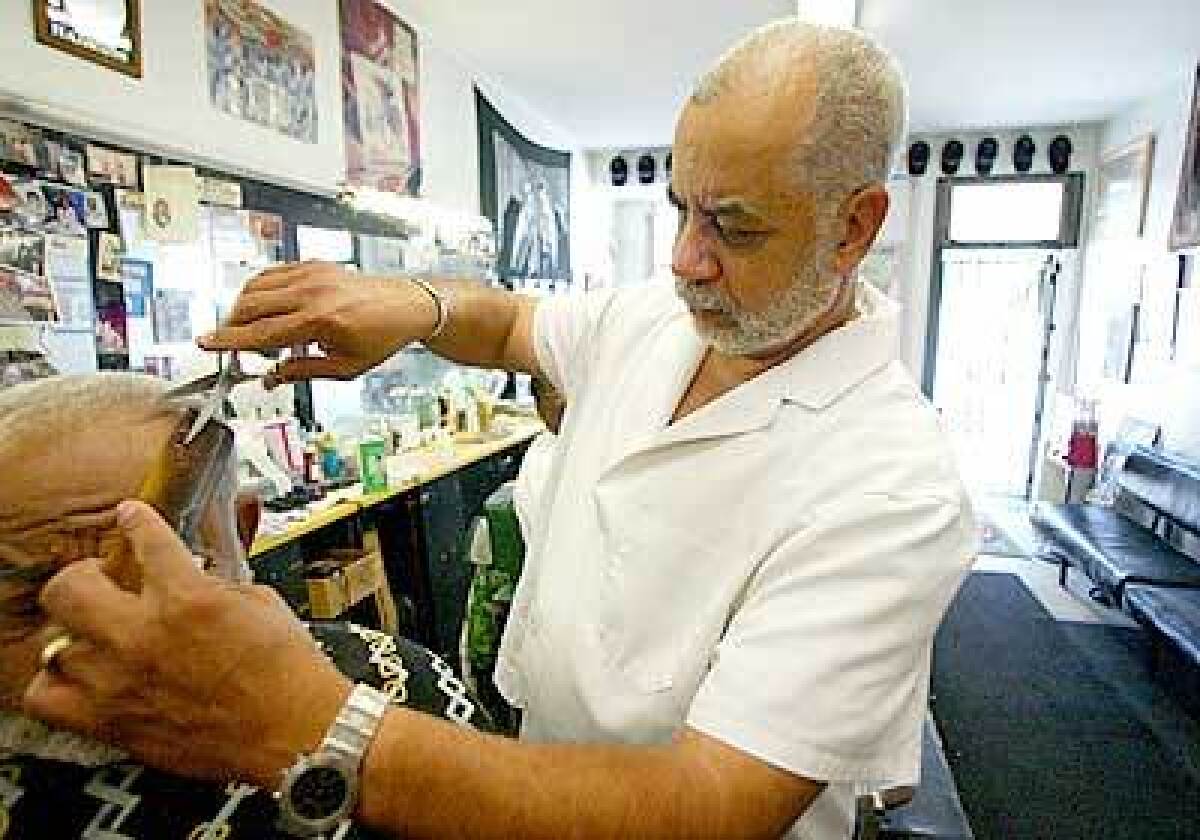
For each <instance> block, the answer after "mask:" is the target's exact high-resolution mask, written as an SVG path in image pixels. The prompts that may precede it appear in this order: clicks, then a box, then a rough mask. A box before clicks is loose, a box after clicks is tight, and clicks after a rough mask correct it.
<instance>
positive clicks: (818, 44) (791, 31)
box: [692, 18, 907, 204]
mask: <svg viewBox="0 0 1200 840" xmlns="http://www.w3.org/2000/svg"><path fill="white" fill-rule="evenodd" d="M797 71H801V72H804V73H805V74H811V75H812V78H814V79H815V80H816V88H817V95H816V102H815V103H814V108H813V110H812V113H813V118H812V120H811V122H809V123H808V124H807V125H804V126H803V127H802V128H801V130H800V133H799V135H798V136H797V137H796V151H795V155H796V157H795V164H796V170H797V172H798V174H799V179H800V186H801V187H802V188H803V189H805V190H806V191H808V192H811V193H812V194H813V195H814V196H816V197H817V198H818V200H820V201H821V202H822V203H825V204H828V203H829V202H831V201H839V200H841V199H842V198H844V197H845V196H846V195H848V194H850V193H851V192H853V191H854V190H857V189H859V188H861V187H864V186H866V185H867V184H875V183H884V182H885V181H886V180H887V177H888V172H889V171H890V169H891V162H892V158H893V155H894V153H895V150H896V148H897V147H898V145H899V144H900V143H901V142H902V141H903V139H904V134H905V129H906V122H907V110H906V107H907V106H906V100H907V86H906V84H905V82H904V77H903V75H902V73H901V70H900V67H899V65H898V64H897V62H896V60H895V59H894V58H893V57H892V56H891V54H889V53H888V52H887V51H886V50H885V49H884V48H883V47H881V46H880V45H879V44H878V43H877V42H876V41H875V40H873V39H872V38H870V37H869V36H867V35H865V34H863V33H862V32H860V31H857V30H853V29H841V28H835V27H829V26H819V25H816V24H811V23H805V22H803V21H801V20H799V19H797V18H784V19H782V20H777V21H774V22H772V23H769V24H767V25H765V26H762V27H760V28H758V29H756V30H755V31H753V32H751V33H750V34H749V35H748V36H746V37H745V38H744V39H742V40H741V41H740V42H739V43H737V44H735V45H734V46H733V47H732V48H730V49H729V51H728V52H726V53H725V55H723V56H722V57H721V58H720V59H719V60H718V62H717V64H716V66H715V67H714V68H713V69H712V70H710V71H709V72H708V73H707V74H705V75H704V76H703V77H702V78H701V79H700V81H699V83H698V84H697V86H696V89H695V91H694V92H693V94H692V101H693V102H695V103H697V104H706V103H709V102H712V101H714V100H716V99H718V98H720V97H721V96H722V95H723V94H725V93H727V92H729V91H730V90H733V89H735V88H736V89H737V90H738V91H739V92H759V91H762V92H764V93H766V92H769V91H771V90H775V89H777V88H778V85H779V80H780V79H781V78H786V77H787V76H788V75H789V74H794V73H796V72H797Z"/></svg>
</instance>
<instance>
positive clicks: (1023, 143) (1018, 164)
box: [1013, 134, 1037, 173]
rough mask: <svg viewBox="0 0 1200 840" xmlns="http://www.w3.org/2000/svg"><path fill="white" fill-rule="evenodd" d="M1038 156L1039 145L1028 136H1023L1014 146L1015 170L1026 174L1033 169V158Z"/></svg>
mask: <svg viewBox="0 0 1200 840" xmlns="http://www.w3.org/2000/svg"><path fill="white" fill-rule="evenodd" d="M1036 154H1037V144H1036V143H1034V142H1033V138H1032V137H1030V136H1029V135H1028V134H1022V135H1021V136H1020V137H1018V138H1017V142H1016V143H1015V144H1014V145H1013V169H1015V170H1017V171H1018V172H1021V173H1025V172H1028V171H1029V170H1030V169H1032V168H1033V156H1034V155H1036Z"/></svg>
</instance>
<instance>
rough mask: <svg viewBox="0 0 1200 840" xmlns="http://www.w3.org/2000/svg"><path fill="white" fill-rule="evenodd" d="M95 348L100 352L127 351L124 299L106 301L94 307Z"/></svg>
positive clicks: (127, 340)
mask: <svg viewBox="0 0 1200 840" xmlns="http://www.w3.org/2000/svg"><path fill="white" fill-rule="evenodd" d="M96 349H97V350H98V351H100V352H101V353H127V352H129V330H128V324H127V322H126V317H125V302H124V301H117V300H113V301H108V302H106V303H103V304H101V305H100V306H97V307H96Z"/></svg>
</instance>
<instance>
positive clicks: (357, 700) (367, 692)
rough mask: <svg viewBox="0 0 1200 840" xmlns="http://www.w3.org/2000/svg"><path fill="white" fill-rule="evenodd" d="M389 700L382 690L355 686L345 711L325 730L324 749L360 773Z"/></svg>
mask: <svg viewBox="0 0 1200 840" xmlns="http://www.w3.org/2000/svg"><path fill="white" fill-rule="evenodd" d="M388 702H389V701H388V696H387V695H386V694H384V693H383V692H382V691H379V690H377V689H375V688H372V687H371V686H369V685H365V684H363V683H359V684H358V685H356V686H354V690H353V691H351V692H350V696H349V697H348V698H346V703H345V705H343V706H342V710H341V711H340V712H338V716H337V717H336V718H334V721H333V724H332V725H331V726H330V727H329V731H328V732H326V733H325V739H324V740H323V741H322V742H321V746H320V751H323V752H329V753H332V754H334V755H336V756H337V757H338V758H341V759H344V760H345V761H346V763H347V766H349V767H352V768H353V769H354V770H355V771H356V772H357V770H358V768H359V766H360V765H361V764H362V760H363V756H364V755H366V752H367V745H369V744H370V743H371V739H372V738H374V737H375V732H376V730H378V729H379V724H380V723H381V722H382V721H383V714H384V712H386V711H387V707H388Z"/></svg>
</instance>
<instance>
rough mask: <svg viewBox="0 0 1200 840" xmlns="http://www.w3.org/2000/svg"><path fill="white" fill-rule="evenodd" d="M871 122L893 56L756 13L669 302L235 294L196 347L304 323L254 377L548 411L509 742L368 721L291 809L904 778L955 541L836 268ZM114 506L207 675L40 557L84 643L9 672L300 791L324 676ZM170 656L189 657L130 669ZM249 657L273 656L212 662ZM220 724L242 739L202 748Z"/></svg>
mask: <svg viewBox="0 0 1200 840" xmlns="http://www.w3.org/2000/svg"><path fill="white" fill-rule="evenodd" d="M903 122H904V86H903V83H902V81H901V78H900V75H899V72H898V70H897V68H896V66H895V64H894V63H893V61H892V60H891V59H890V58H889V57H888V56H887V54H886V53H884V52H883V51H882V50H881V49H880V48H879V47H878V46H877V45H875V44H874V43H873V42H872V41H871V40H870V39H869V38H867V37H866V36H864V35H862V34H860V33H857V32H853V31H848V30H837V29H828V28H822V27H815V26H809V25H805V24H802V23H799V22H796V21H783V22H779V23H776V24H773V25H770V26H768V27H766V28H764V29H762V30H760V31H758V32H755V33H753V34H752V35H750V36H749V37H748V38H747V39H746V40H745V41H743V42H742V43H741V44H739V45H738V46H736V47H735V48H734V49H733V50H732V51H731V52H730V53H729V54H728V55H726V56H725V57H724V58H723V59H722V60H721V61H720V63H719V64H718V66H717V67H716V69H715V70H714V71H713V72H712V73H710V74H709V75H708V76H707V77H706V78H705V79H704V80H703V82H702V83H701V85H700V87H699V89H698V90H697V91H696V94H695V95H694V96H693V97H691V99H690V100H689V101H688V102H687V103H686V105H685V106H684V109H683V112H682V114H681V116H680V118H679V121H678V125H677V129H676V134H675V144H674V155H675V158H674V161H675V163H674V172H673V175H672V182H671V198H672V201H673V202H674V203H675V205H676V206H677V207H678V208H679V211H680V224H679V232H678V235H677V238H676V243H675V251H674V259H673V269H674V272H675V274H676V276H677V278H678V283H677V284H676V287H675V289H674V290H672V289H671V288H670V287H669V286H664V287H653V286H650V287H643V288H633V289H628V288H627V289H621V290H615V291H605V292H600V293H593V294H588V295H580V296H575V297H561V298H550V299H545V300H542V301H541V302H535V301H533V300H531V299H527V298H523V297H519V296H515V295H510V294H506V293H503V292H501V291H498V290H493V289H484V288H481V287H479V286H477V285H471V284H461V283H453V282H450V281H445V282H441V281H439V282H433V283H428V282H425V281H417V280H406V279H401V278H374V279H367V278H361V277H357V276H351V275H348V274H346V273H345V272H344V271H342V270H341V269H340V268H338V267H335V266H331V265H324V264H320V263H304V264H300V265H296V266H288V267H282V268H278V269H273V270H271V271H268V272H266V273H264V274H262V275H260V276H259V277H257V278H256V279H254V280H253V281H251V282H250V283H249V284H248V285H247V288H246V290H245V291H244V293H243V294H242V296H241V298H240V299H239V301H238V303H237V305H236V307H235V309H234V311H233V313H232V316H231V318H230V321H229V323H228V324H227V325H225V326H224V327H222V328H221V329H219V330H218V331H217V332H216V333H214V334H213V335H211V336H207V337H206V338H205V339H203V340H202V342H201V344H202V346H204V347H206V348H208V349H229V348H263V347H281V346H288V345H292V344H296V343H300V342H305V341H316V342H319V343H320V345H321V346H322V347H323V348H324V350H325V353H326V355H325V357H323V358H321V357H316V358H308V359H302V360H294V361H290V362H287V363H285V364H284V365H282V366H281V367H280V368H279V369H278V370H277V371H276V374H275V378H276V379H277V380H279V381H291V380H295V379H301V378H308V377H317V376H326V377H349V376H354V375H356V374H358V373H359V372H361V371H363V370H366V369H368V368H370V367H371V366H373V365H374V364H377V363H378V362H380V361H382V360H383V359H385V358H387V357H388V356H389V355H391V353H393V352H394V351H395V350H396V349H397V348H398V347H400V346H403V345H404V344H406V343H407V342H409V341H414V340H422V341H425V342H426V343H427V344H428V345H429V347H430V348H431V349H432V350H433V351H434V352H436V353H439V354H441V355H443V356H446V357H448V358H451V359H454V360H457V361H459V362H464V363H468V364H474V365H481V366H484V367H503V368H507V369H509V370H518V371H525V372H528V373H531V374H535V375H542V376H544V377H545V378H546V379H548V380H549V381H550V382H551V383H552V384H553V385H554V387H555V388H556V389H557V390H558V391H560V392H561V393H562V395H563V397H564V399H565V401H566V412H565V416H564V418H563V421H562V427H561V429H560V434H559V444H558V452H557V454H556V457H555V460H554V464H553V466H552V468H551V470H550V475H549V478H548V480H547V483H546V486H545V489H544V493H543V496H542V499H541V501H540V503H539V504H540V509H539V516H538V517H537V521H538V523H539V524H538V527H537V529H536V531H535V533H533V534H531V535H529V540H528V543H529V545H528V557H527V564H526V571H525V576H524V578H523V579H522V582H521V585H520V588H519V591H518V593H517V596H516V600H515V602H514V605H513V610H512V618H511V620H510V623H509V626H508V629H507V631H506V634H505V638H504V642H503V649H502V651H501V662H500V665H499V667H498V671H497V674H496V679H497V683H498V685H500V687H501V688H502V690H503V691H504V692H505V694H506V696H507V697H508V698H509V699H510V700H511V701H512V702H514V703H516V704H517V705H519V706H521V707H522V708H523V709H524V711H525V716H524V722H523V728H522V732H521V735H522V741H521V742H519V743H513V742H505V741H501V740H499V739H494V738H488V737H481V736H477V735H474V734H472V733H463V732H460V731H455V730H451V729H449V728H448V727H444V726H441V725H438V724H436V723H430V722H428V721H424V720H419V719H417V718H415V717H414V716H412V715H409V714H405V713H404V712H401V711H389V712H387V714H385V715H381V716H377V717H372V718H371V719H370V720H369V721H367V722H364V723H363V727H362V728H363V731H364V733H366V734H365V736H364V737H365V741H366V743H367V746H366V747H365V748H364V749H363V750H362V752H361V754H360V755H359V756H358V757H357V759H356V760H355V761H354V762H352V766H349V767H343V768H342V769H341V770H338V771H336V772H335V771H329V773H328V774H327V778H328V780H336V781H337V785H336V786H335V787H336V794H337V795H332V794H331V795H330V796H328V797H327V798H326V799H325V800H324V801H323V802H322V803H321V804H320V807H319V808H315V807H314V810H318V811H322V812H323V813H326V814H327V815H334V814H336V813H345V812H354V813H356V814H358V815H359V817H360V818H361V819H363V820H364V821H366V822H367V823H368V824H370V825H372V826H375V827H378V828H380V829H382V830H384V831H387V832H391V833H394V834H395V835H397V836H404V837H413V838H440V837H449V836H456V837H471V838H512V837H521V838H556V839H557V838H562V837H578V838H618V837H647V838H656V840H668V839H669V838H692V839H693V840H694V839H695V838H713V840H717V838H722V840H724V839H725V838H734V837H744V838H767V837H780V836H787V837H796V838H799V837H804V838H821V840H827V839H828V840H832V838H847V837H848V836H849V835H850V833H851V826H852V820H853V803H854V797H855V794H856V793H858V792H863V791H866V790H870V789H872V788H875V787H878V786H882V785H889V784H896V785H899V784H904V783H912V782H914V781H915V780H916V776H917V772H918V763H919V757H920V755H919V754H920V743H921V738H920V735H921V722H922V719H923V715H924V711H925V703H926V699H927V696H928V678H929V660H930V651H931V642H932V638H933V633H934V630H935V628H936V627H937V625H938V623H939V621H940V619H941V616H942V614H943V612H944V610H945V608H946V606H947V604H948V603H949V601H950V599H951V597H952V596H953V594H954V592H955V590H956V588H957V586H958V585H959V583H960V581H961V579H962V577H963V576H964V575H965V573H966V570H967V569H968V567H969V565H970V562H971V558H972V555H973V553H974V552H973V548H974V543H973V541H974V537H973V526H972V521H971V514H970V509H969V504H968V501H967V498H966V495H965V493H964V491H963V487H962V485H961V483H960V481H959V479H958V476H957V473H956V470H955V467H954V464H953V462H952V459H951V456H950V454H949V450H948V448H947V446H946V444H945V443H944V441H943V439H942V435H941V433H940V431H939V429H938V426H937V422H936V418H935V415H934V412H933V411H932V410H931V408H930V406H929V405H928V404H927V403H926V402H925V401H924V400H923V399H922V397H921V396H920V394H919V392H918V390H917V388H916V387H915V386H914V385H913V383H912V382H911V380H910V379H909V377H908V376H907V375H906V373H905V372H904V370H903V369H902V368H901V366H900V365H899V363H898V362H896V361H895V360H894V358H893V354H894V348H893V345H894V340H895V320H896V314H895V309H894V307H893V306H892V305H891V304H890V303H889V302H888V301H887V300H886V299H885V298H884V297H883V296H881V295H880V294H878V293H876V292H875V291H874V290H872V289H871V288H869V287H867V286H865V285H859V284H856V283H855V274H856V269H857V266H858V264H859V262H860V261H861V260H862V258H863V256H864V255H865V254H866V252H867V250H868V249H869V248H870V247H871V244H872V242H873V240H874V238H875V236H876V234H877V232H878V231H879V228H880V226H881V224H882V222H883V219H884V217H885V215H886V213H887V207H888V197H887V193H886V191H885V190H884V186H883V181H884V179H885V178H886V176H887V172H888V165H889V162H890V160H891V157H892V152H893V149H894V147H895V145H896V142H897V141H898V139H899V138H900V137H901V136H902V134H903ZM125 514H126V516H125V517H124V519H123V523H124V525H123V527H124V528H125V530H126V533H127V535H128V538H129V539H130V540H131V541H132V542H133V544H134V545H135V546H137V547H138V549H139V552H138V555H139V557H140V558H141V560H142V563H143V565H144V566H145V567H146V569H147V570H148V573H149V574H150V576H151V579H152V580H154V581H156V588H157V589H158V590H159V591H160V592H169V591H172V590H182V591H187V592H189V593H191V595H190V596H189V602H190V603H191V604H192V607H193V609H197V608H199V609H202V613H200V614H202V615H203V616H204V620H205V623H208V622H212V623H213V624H214V625H215V626H217V627H222V626H229V627H237V628H238V633H237V637H236V639H231V641H230V645H229V649H228V650H226V651H225V653H224V656H223V657H221V658H218V657H216V656H214V655H212V654H209V655H210V656H211V657H212V658H211V662H210V665H209V668H208V669H207V670H205V669H204V668H203V667H201V664H202V662H203V657H204V656H205V655H206V654H205V653H204V652H203V651H200V650H192V648H191V647H189V645H188V644H187V642H186V641H184V642H181V641H180V638H184V639H185V640H186V638H187V637H188V636H189V635H190V631H189V630H188V629H187V628H186V627H184V626H183V625H182V623H181V622H179V621H177V620H173V619H172V605H171V599H170V598H169V597H166V596H160V597H157V598H146V597H137V596H132V595H129V594H128V593H123V592H121V591H119V590H118V589H117V588H116V587H109V588H108V590H107V591H104V590H102V589H101V588H98V587H95V586H93V587H92V588H91V590H90V591H86V592H85V588H84V586H83V585H82V584H83V583H84V581H81V580H79V579H77V578H78V576H74V575H72V574H70V571H71V570H68V571H67V572H64V573H63V574H62V575H60V577H59V578H57V579H56V580H54V581H52V582H51V584H50V585H49V586H48V587H47V592H46V593H45V595H44V596H43V602H44V604H45V605H46V608H47V609H48V610H49V612H50V613H51V614H52V615H53V616H55V618H56V619H57V620H60V621H64V622H66V623H67V624H68V626H70V627H71V629H72V631H73V632H75V633H76V634H77V635H78V636H80V637H82V638H86V639H88V641H89V644H91V645H94V646H96V647H99V648H101V649H104V650H106V651H109V652H111V655H110V656H109V657H108V658H107V659H106V660H105V661H104V662H103V663H101V661H100V660H99V658H98V657H96V656H92V655H85V654H84V653H80V654H79V655H78V656H77V657H76V658H75V660H74V663H75V664H74V665H73V666H68V667H65V668H64V669H63V673H57V674H46V675H43V678H42V679H40V681H39V682H38V683H35V685H34V687H33V688H32V689H31V691H30V693H29V694H28V695H27V697H26V702H27V705H28V707H29V708H30V709H31V710H33V711H34V712H35V713H36V714H39V715H41V716H43V717H46V718H48V719H51V720H55V721H58V722H60V723H63V724H66V725H69V726H72V727H76V728H79V729H82V730H84V731H107V732H108V733H111V735H112V736H114V737H116V738H118V739H119V740H120V742H121V743H123V744H125V745H127V746H128V747H130V748H131V749H133V750H134V751H135V752H136V753H137V754H139V755H143V756H147V757H150V758H151V759H152V760H155V761H158V762H161V763H164V764H166V765H167V766H170V767H172V768H175V769H177V770H179V771H181V772H187V773H196V774H202V775H216V776H218V777H220V778H236V779H248V780H251V781H254V782H255V783H258V784H261V785H272V786H276V787H278V789H279V792H280V796H281V798H282V800H283V801H284V802H287V801H289V800H293V801H302V797H298V794H297V783H296V779H297V774H296V767H298V766H303V764H302V762H303V760H304V759H303V758H302V757H301V754H304V753H307V752H308V751H310V750H312V749H313V748H314V746H316V744H317V743H319V741H320V737H321V732H322V731H323V730H325V728H326V727H328V726H330V722H331V721H333V720H335V718H337V719H340V715H339V708H341V707H342V704H343V701H344V700H345V699H346V697H347V696H348V695H350V694H351V687H350V686H349V685H348V684H346V683H345V682H339V681H337V680H335V679H331V678H330V677H329V676H328V675H327V674H326V673H325V672H323V671H321V670H320V669H319V668H318V667H316V663H315V661H314V662H313V663H311V664H308V665H306V664H305V661H304V659H303V657H302V656H300V655H298V654H296V653H295V652H294V650H293V645H292V644H291V643H289V642H288V641H287V640H286V639H283V638H281V637H280V636H279V633H278V631H277V630H273V629H272V628H271V626H270V625H269V623H267V622H260V624H261V627H260V628H258V629H256V627H255V624H256V622H254V621H251V620H249V619H248V618H246V616H247V615H248V611H249V610H250V606H249V605H248V604H243V605H239V604H238V603H237V602H236V601H234V600H231V599H230V598H228V597H227V596H226V595H225V594H224V593H222V592H218V591H216V590H214V589H203V588H201V587H199V585H198V584H197V582H196V575H195V572H194V571H193V570H190V569H188V568H187V566H186V564H185V563H184V562H183V557H184V552H183V551H182V549H181V548H180V547H179V546H178V545H177V544H175V543H174V542H173V541H172V540H171V539H169V538H168V535H165V534H164V529H163V527H162V526H161V524H160V523H157V522H156V521H155V520H154V518H153V517H152V516H149V515H147V514H146V511H145V510H144V509H141V508H137V507H136V506H134V507H129V508H127V509H125ZM89 581H90V582H92V583H94V578H93V579H89ZM120 615H128V616H151V617H153V621H152V623H153V624H154V626H156V627H158V628H159V630H158V631H156V633H155V634H153V635H150V636H143V637H142V638H140V639H139V640H138V641H137V642H136V643H132V642H131V640H130V639H129V638H128V637H127V634H126V633H125V632H124V631H123V630H122V629H121V627H120V624H119V623H116V624H114V623H113V622H108V623H105V622H104V620H103V619H104V617H106V616H109V617H112V616H120ZM193 615H196V613H194V612H193ZM172 644H174V645H176V646H177V649H178V646H180V645H182V648H183V650H185V651H187V656H188V659H189V661H190V662H191V664H190V666H189V667H188V668H186V669H184V668H176V667H173V666H172V665H171V664H170V663H169V662H163V660H164V653H165V651H166V650H167V649H168V648H169V647H170V646H171V645H172ZM254 650H260V651H268V650H270V651H275V652H276V654H275V655H273V656H272V657H270V659H269V662H268V661H263V662H262V663H261V664H260V665H259V666H257V667H256V669H255V673H254V674H252V675H250V676H247V677H244V678H241V677H239V678H238V679H237V680H236V683H237V685H236V686H235V687H233V688H230V689H229V690H224V689H223V688H222V687H221V685H220V684H219V682H218V684H216V685H214V684H213V683H212V678H211V675H213V674H217V673H227V670H225V669H223V667H222V664H221V663H222V662H224V661H229V659H230V657H233V658H239V657H240V656H242V654H243V652H244V651H254ZM152 663H153V664H152ZM285 668H286V670H284V669H285ZM76 672H77V673H78V678H77V676H76ZM85 674H86V675H87V676H86V677H85V676H84V675H85ZM146 675H148V677H146V679H147V680H148V682H149V685H147V686H146V687H145V688H144V689H138V690H134V689H133V688H132V686H133V685H135V683H137V681H138V680H142V678H143V677H144V676H146ZM285 680H286V681H288V683H289V684H290V685H293V686H296V687H297V688H296V690H295V694H296V696H297V697H298V698H302V700H289V701H288V702H286V703H281V704H277V705H275V706H274V709H273V711H272V713H271V714H263V712H262V710H261V709H260V708H259V704H258V703H257V702H256V701H255V700H254V696H255V692H256V691H258V692H263V693H265V692H269V691H271V690H272V688H273V686H275V685H277V684H279V683H280V682H282V681H285ZM143 681H145V680H143ZM137 684H140V683H137ZM198 687H202V688H203V691H200V690H199V688H198ZM198 693H199V694H202V695H203V696H204V697H205V698H206V700H207V702H206V704H204V705H203V706H201V705H200V704H196V703H189V701H188V698H189V696H191V695H193V694H198ZM131 697H136V698H137V702H133V700H132V699H131ZM343 714H344V712H343ZM240 731H253V732H256V733H259V735H260V737H259V738H257V739H255V743H254V744H248V745H246V749H245V750H243V751H242V752H240V753H231V752H230V751H228V750H221V749H219V748H213V747H210V746H209V745H210V744H214V743H220V742H222V740H223V739H225V738H227V737H229V736H230V735H231V734H232V733H234V732H240ZM169 744H170V745H175V746H174V748H173V749H170V750H168V749H167V748H166V747H167V745H169ZM281 774H283V775H281ZM347 791H349V792H347Z"/></svg>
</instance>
